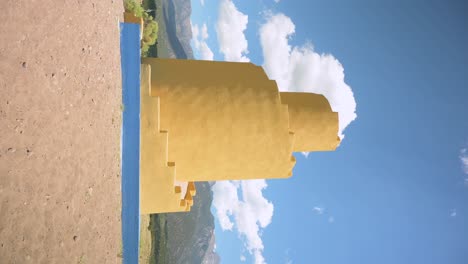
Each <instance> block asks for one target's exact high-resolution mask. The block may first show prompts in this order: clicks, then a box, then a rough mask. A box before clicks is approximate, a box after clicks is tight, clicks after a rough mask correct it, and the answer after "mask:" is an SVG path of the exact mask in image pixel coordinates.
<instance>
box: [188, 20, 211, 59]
mask: <svg viewBox="0 0 468 264" xmlns="http://www.w3.org/2000/svg"><path fill="white" fill-rule="evenodd" d="M208 37H209V35H208V27H207V26H206V24H203V25H202V26H201V28H200V27H198V25H197V24H195V25H192V43H193V48H194V49H195V52H196V53H198V54H200V58H199V59H201V60H213V52H212V51H211V49H210V47H209V46H208V44H207V43H206V40H207V39H208Z"/></svg>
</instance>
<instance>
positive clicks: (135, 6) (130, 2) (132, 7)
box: [124, 0, 145, 17]
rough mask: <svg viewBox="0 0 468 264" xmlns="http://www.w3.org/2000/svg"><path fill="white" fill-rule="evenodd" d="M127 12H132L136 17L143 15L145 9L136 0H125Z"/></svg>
mask: <svg viewBox="0 0 468 264" xmlns="http://www.w3.org/2000/svg"><path fill="white" fill-rule="evenodd" d="M124 9H125V12H130V13H132V14H133V15H134V16H136V17H143V15H144V14H145V11H144V10H143V7H142V6H141V4H140V3H139V2H136V1H135V0H124Z"/></svg>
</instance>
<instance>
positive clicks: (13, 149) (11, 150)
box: [8, 148, 16, 153]
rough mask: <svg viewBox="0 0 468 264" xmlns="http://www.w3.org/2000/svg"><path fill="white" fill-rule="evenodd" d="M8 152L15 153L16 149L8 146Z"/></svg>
mask: <svg viewBox="0 0 468 264" xmlns="http://www.w3.org/2000/svg"><path fill="white" fill-rule="evenodd" d="M8 152H10V153H15V152H16V149H15V148H8Z"/></svg>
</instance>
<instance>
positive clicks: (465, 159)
mask: <svg viewBox="0 0 468 264" xmlns="http://www.w3.org/2000/svg"><path fill="white" fill-rule="evenodd" d="M460 162H461V164H462V169H463V172H464V173H465V174H468V153H467V149H466V148H464V149H462V150H461V151H460ZM467 181H468V179H465V183H467Z"/></svg>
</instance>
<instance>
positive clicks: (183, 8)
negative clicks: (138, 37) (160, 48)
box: [162, 0, 194, 59]
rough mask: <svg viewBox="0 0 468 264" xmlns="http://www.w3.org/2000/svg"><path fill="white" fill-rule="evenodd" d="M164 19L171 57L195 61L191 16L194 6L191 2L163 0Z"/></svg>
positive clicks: (187, 0) (186, 0) (185, 0)
mask: <svg viewBox="0 0 468 264" xmlns="http://www.w3.org/2000/svg"><path fill="white" fill-rule="evenodd" d="M162 8H163V19H164V22H165V24H166V32H167V36H168V41H169V45H170V47H169V49H170V50H171V53H172V54H171V55H173V56H171V57H174V58H178V59H193V58H194V57H193V51H192V47H191V46H190V40H191V39H192V26H191V23H190V15H191V14H192V5H191V2H190V0H162Z"/></svg>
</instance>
